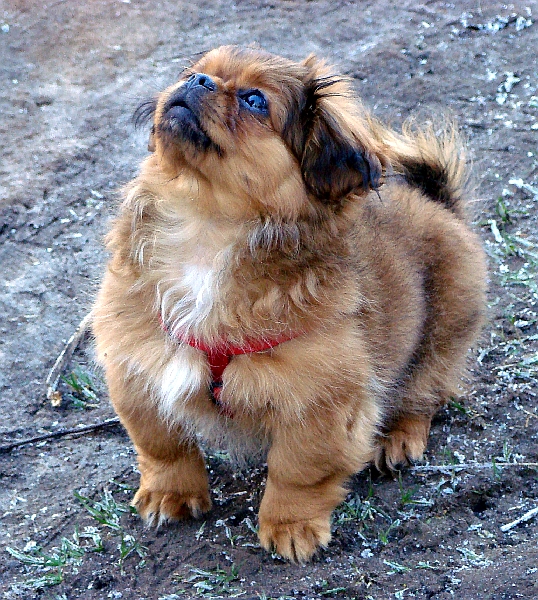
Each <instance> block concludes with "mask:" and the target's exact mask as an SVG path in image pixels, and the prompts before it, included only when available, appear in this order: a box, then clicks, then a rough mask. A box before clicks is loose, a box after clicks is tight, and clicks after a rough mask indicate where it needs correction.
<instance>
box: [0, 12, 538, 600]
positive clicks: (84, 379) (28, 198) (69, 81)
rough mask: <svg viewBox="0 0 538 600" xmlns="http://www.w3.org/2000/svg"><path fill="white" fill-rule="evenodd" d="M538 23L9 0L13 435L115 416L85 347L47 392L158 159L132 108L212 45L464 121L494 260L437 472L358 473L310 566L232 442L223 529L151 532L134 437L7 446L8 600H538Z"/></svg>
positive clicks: (7, 223)
mask: <svg viewBox="0 0 538 600" xmlns="http://www.w3.org/2000/svg"><path fill="white" fill-rule="evenodd" d="M537 19H538V3H537V2H535V1H527V2H522V3H514V4H503V3H501V2H497V1H493V0H491V1H489V0H488V1H487V2H479V1H478V0H474V1H469V0H462V1H455V2H441V1H435V0H431V1H427V2H415V1H408V0H402V1H401V2H392V1H390V0H375V1H372V0H364V1H360V2H359V1H356V2H353V1H343V0H313V1H310V2H306V1H303V0H273V1H262V0H237V1H236V2H233V1H232V0H217V1H212V2H210V1H209V0H192V1H190V2H184V1H182V0H173V1H172V0H161V1H151V0H92V1H90V2H82V1H80V0H78V1H75V0H71V1H67V0H65V1H62V0H56V1H53V0H48V1H47V0H45V2H40V3H38V2H32V1H31V0H0V74H1V81H2V85H1V88H0V111H1V121H0V145H1V161H0V174H1V184H0V185H1V192H0V240H1V244H0V269H1V273H2V280H1V281H0V315H1V320H0V331H1V336H0V394H1V405H0V406H1V409H0V411H1V412H0V415H1V420H0V444H2V445H4V446H5V445H7V444H9V443H12V442H14V441H17V440H22V439H25V438H29V437H32V436H36V435H40V434H44V433H48V432H54V431H58V430H59V429H62V428H68V427H77V426H78V425H79V424H86V425H87V424H92V423H97V422H100V421H103V420H104V419H107V418H110V417H112V416H113V412H112V409H111V408H110V406H109V404H108V402H107V398H106V391H105V390H104V387H103V383H102V380H101V376H100V374H99V372H98V371H97V370H96V369H95V367H94V366H93V364H92V361H91V341H90V340H87V339H85V340H83V342H82V343H81V345H80V347H79V349H78V350H77V352H76V354H75V356H74V357H73V360H72V362H71V364H69V365H67V367H66V369H65V372H64V376H65V377H66V378H67V380H68V382H69V383H70V385H68V383H66V382H63V383H62V384H61V387H60V390H61V392H62V394H63V400H62V403H61V405H60V406H56V407H53V406H52V405H51V403H50V402H49V401H47V399H46V396H45V379H46V377H47V373H48V370H49V369H50V368H51V366H52V365H53V363H54V361H55V359H56V357H57V356H58V354H59V352H60V351H61V349H62V347H63V345H64V343H65V341H66V340H67V338H69V336H70V335H71V334H72V333H73V331H74V330H75V328H76V326H77V325H78V323H79V322H80V320H81V319H82V318H83V316H84V315H85V314H86V313H87V312H88V310H89V306H90V305H91V302H92V296H93V294H94V292H95V289H96V286H97V284H98V281H99V279H100V275H101V273H102V270H103V264H104V261H105V259H106V256H105V252H104V250H103V246H102V236H103V233H104V232H105V230H106V227H107V222H108V220H109V218H110V216H111V215H112V214H113V213H114V210H115V206H116V204H117V202H118V193H117V190H118V188H119V187H120V186H121V185H122V184H124V183H125V182H127V181H128V180H129V179H130V178H131V177H132V176H133V175H134V174H135V173H136V169H137V164H138V162H139V161H140V159H141V158H142V157H143V156H144V155H145V154H146V133H145V132H143V133H136V132H135V131H134V130H133V128H132V126H131V124H130V121H129V119H130V115H131V113H132V110H133V108H134V107H135V106H136V104H137V101H138V100H140V99H143V98H145V97H147V96H148V95H151V94H152V93H154V92H155V91H157V90H159V89H161V88H163V87H164V86H166V85H168V84H169V83H171V82H172V81H174V79H175V78H176V77H177V74H178V73H179V71H180V70H181V68H182V67H183V66H184V65H186V64H187V62H188V59H189V58H191V57H194V56H196V55H197V54H198V53H200V52H204V51H206V50H209V49H210V48H212V47H215V46H217V45H221V44H224V43H237V44H250V43H252V42H255V43H258V44H260V45H261V46H262V47H264V48H265V49H267V50H270V51H273V52H276V53H279V54H282V55H285V56H288V57H290V58H293V59H300V58H302V57H304V56H305V55H306V54H308V53H310V52H316V53H317V54H319V55H322V56H325V57H327V58H328V59H329V60H330V61H332V62H334V63H337V64H338V65H339V66H340V69H341V71H342V72H344V73H346V74H348V75H350V76H351V77H353V78H354V81H355V84H356V88H357V90H358V92H359V93H360V95H361V96H362V97H363V99H364V101H365V103H366V104H368V105H369V106H370V107H372V108H373V110H374V112H375V114H376V115H377V116H378V117H380V118H383V119H385V120H388V121H390V122H392V123H393V124H394V125H396V126H397V125H399V124H400V123H401V122H402V121H403V120H404V119H405V118H406V117H407V116H409V115H410V114H418V115H419V118H420V119H422V118H425V115H429V114H432V113H433V114H435V113H437V114H438V113H440V112H446V111H449V112H450V113H452V114H453V115H454V116H456V117H457V119H458V120H459V123H460V124H461V127H462V130H463V131H464V133H465V135H466V136H467V137H468V140H469V145H470V149H471V154H472V158H473V163H474V167H473V171H474V176H475V183H476V191H475V197H476V204H475V214H476V227H477V229H479V230H480V232H481V234H482V237H483V240H484V244H485V247H486V250H487V252H488V254H489V256H490V266H491V282H490V295H489V301H490V322H489V325H488V327H487V329H486V331H485V333H484V336H483V339H482V341H481V344H480V346H479V347H478V348H476V349H475V350H474V351H473V353H472V355H471V357H470V364H471V371H472V379H471V380H470V382H469V383H468V385H467V386H466V389H465V391H464V392H462V396H461V398H458V399H455V400H454V401H453V402H452V403H451V404H450V405H449V406H447V407H446V409H444V410H443V411H441V413H440V414H439V415H438V417H437V418H436V419H435V421H434V427H433V431H432V436H431V440H430V444H429V447H428V451H427V455H426V456H425V459H424V461H423V463H421V465H419V466H418V467H415V468H410V469H407V470H404V471H403V472H402V473H401V475H400V477H399V478H397V479H394V480H391V479H388V478H382V477H379V476H377V475H376V474H375V473H373V472H372V473H370V472H364V473H362V474H360V475H358V476H357V477H356V478H355V479H354V480H353V481H352V482H351V484H350V495H349V497H348V498H347V500H346V502H345V504H344V505H342V507H340V508H339V510H338V511H337V513H336V514H335V517H334V523H333V533H334V537H333V541H332V543H331V544H330V546H329V548H328V549H327V550H324V551H322V552H320V553H319V554H318V555H317V557H316V558H315V560H313V561H312V562H311V563H310V564H307V565H305V566H296V565H290V564H286V563H285V562H283V561H282V560H280V559H279V558H278V557H274V556H271V555H269V554H267V553H265V552H263V551H262V550H261V549H260V548H259V546H258V545H257V541H256V535H255V528H256V511H257V508H258V505H259V500H260V490H261V489H262V487H263V480H264V477H265V471H264V469H263V467H259V468H258V467H250V468H246V469H244V470H243V471H238V470H237V469H236V468H234V467H233V466H232V465H231V464H230V463H229V461H227V459H226V454H225V452H224V451H223V449H210V450H208V457H209V465H210V470H211V475H210V476H211V485H212V490H213V498H214V504H215V507H214V510H213V511H212V513H211V514H210V515H209V516H208V517H207V519H206V520H205V521H200V522H187V523H183V524H179V525H177V526H174V527H171V528H168V529H161V530H159V531H157V532H155V531H150V530H146V529H144V528H143V527H142V525H141V523H140V522H139V520H138V519H137V518H136V516H134V515H132V514H130V511H129V510H128V501H129V498H130V496H131V495H132V492H133V488H134V487H135V486H136V484H137V474H136V468H135V457H134V454H133V450H132V448H131V445H130V443H129V440H128V438H127V436H126V435H125V433H124V432H123V431H122V429H121V428H120V427H119V426H115V427H108V428H102V429H99V430H96V431H95V432H92V433H88V434H86V435H84V436H71V437H60V438H58V439H53V440H50V441H47V442H40V443H35V444H32V445H26V446H22V447H20V448H16V449H13V450H11V451H5V449H4V450H2V452H1V453H0V477H1V484H0V514H1V522H0V565H1V566H0V590H1V593H2V597H3V598H8V599H12V598H54V599H64V600H65V599H72V598H89V599H94V598H95V599H100V598H123V599H125V600H127V599H143V598H144V599H159V600H165V599H168V600H172V599H176V598H190V597H196V596H206V597H221V598H222V597H224V598H228V597H236V596H241V597H243V598H253V599H254V598H266V599H269V598H357V599H359V598H374V599H376V600H381V599H385V598H434V599H444V598H451V597H458V598H464V599H470V600H472V599H481V598H488V599H496V600H497V599H498V600H500V599H508V598H538V515H535V516H532V515H533V513H529V515H528V516H529V518H528V520H527V521H522V522H520V523H517V524H515V523H514V521H516V520H517V519H518V518H519V517H522V516H524V515H525V514H527V513H528V512H529V511H531V510H532V509H533V508H536V507H537V506H538V468H537V463H538V439H537V432H538V407H537V402H536V397H537V394H538V386H537V381H538V354H537V348H538V328H537V319H538V316H537V312H538V308H537V304H536V303H537V301H538V281H537V279H536V273H537V272H538V246H537V245H538V226H537V222H538V216H537V208H538V91H537V88H538V58H537V56H538V53H537V48H538V22H536V20H537ZM504 525H508V527H507V528H505V529H504V530H503V529H501V527H502V526H504ZM7 548H9V550H7Z"/></svg>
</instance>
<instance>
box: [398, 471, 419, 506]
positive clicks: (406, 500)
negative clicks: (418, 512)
mask: <svg viewBox="0 0 538 600" xmlns="http://www.w3.org/2000/svg"><path fill="white" fill-rule="evenodd" d="M398 487H399V488H400V504H401V505H402V506H407V505H408V504H417V503H418V504H420V502H416V501H415V500H413V497H414V496H415V495H416V493H417V492H418V490H419V489H420V486H418V485H415V486H413V487H412V488H409V489H405V488H404V484H403V479H402V474H401V472H399V473H398Z"/></svg>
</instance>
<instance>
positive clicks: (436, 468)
mask: <svg viewBox="0 0 538 600" xmlns="http://www.w3.org/2000/svg"><path fill="white" fill-rule="evenodd" d="M503 467H538V463H515V462H514V463H502V462H501V463H495V468H499V469H500V468H503ZM493 468H494V467H493V463H464V464H461V465H417V466H416V467H411V468H410V469H409V470H410V471H413V472H415V473H416V472H426V473H427V472H430V473H438V472H443V471H446V470H452V471H474V470H481V469H493Z"/></svg>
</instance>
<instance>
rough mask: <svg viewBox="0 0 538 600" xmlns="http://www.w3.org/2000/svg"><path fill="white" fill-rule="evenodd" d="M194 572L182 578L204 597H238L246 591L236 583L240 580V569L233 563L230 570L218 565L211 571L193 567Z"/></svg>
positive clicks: (190, 571)
mask: <svg viewBox="0 0 538 600" xmlns="http://www.w3.org/2000/svg"><path fill="white" fill-rule="evenodd" d="M189 573H192V574H191V575H189V576H188V577H186V578H185V579H183V580H182V583H184V584H189V585H190V586H191V587H192V588H193V589H194V591H195V592H196V594H198V595H199V596H202V597H204V598H222V597H224V598H238V597H239V596H242V595H243V594H245V593H246V592H245V591H244V590H242V589H241V588H240V587H238V586H237V585H236V582H238V581H239V569H238V568H237V566H236V565H234V564H232V565H231V567H230V569H229V570H226V569H222V568H220V567H219V566H217V567H216V568H215V569H213V570H211V571H209V570H206V569H197V568H195V567H192V568H191V569H190V570H189Z"/></svg>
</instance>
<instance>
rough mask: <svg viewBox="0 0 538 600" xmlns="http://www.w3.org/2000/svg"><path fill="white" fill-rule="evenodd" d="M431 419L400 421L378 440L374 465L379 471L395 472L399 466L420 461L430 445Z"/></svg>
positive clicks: (409, 418)
mask: <svg viewBox="0 0 538 600" xmlns="http://www.w3.org/2000/svg"><path fill="white" fill-rule="evenodd" d="M429 433H430V419H427V418H420V417H406V418H402V419H400V420H399V421H398V422H397V423H396V424H395V426H394V427H393V428H392V429H391V430H390V431H388V432H387V433H386V434H385V435H384V436H379V438H378V439H377V448H376V450H375V457H374V464H375V466H376V468H377V469H378V470H379V471H386V470H389V471H395V470H396V469H397V468H398V467H399V466H403V465H406V464H408V463H411V462H414V461H416V460H419V459H420V458H421V457H422V455H423V454H424V451H425V450H426V444H427V443H428V435H429Z"/></svg>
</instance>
